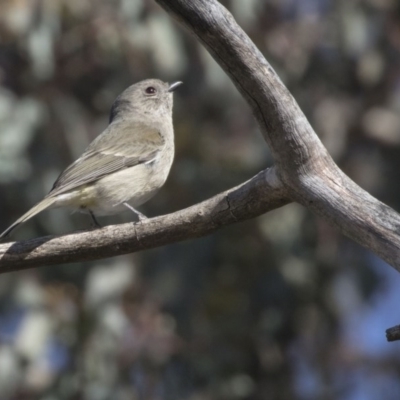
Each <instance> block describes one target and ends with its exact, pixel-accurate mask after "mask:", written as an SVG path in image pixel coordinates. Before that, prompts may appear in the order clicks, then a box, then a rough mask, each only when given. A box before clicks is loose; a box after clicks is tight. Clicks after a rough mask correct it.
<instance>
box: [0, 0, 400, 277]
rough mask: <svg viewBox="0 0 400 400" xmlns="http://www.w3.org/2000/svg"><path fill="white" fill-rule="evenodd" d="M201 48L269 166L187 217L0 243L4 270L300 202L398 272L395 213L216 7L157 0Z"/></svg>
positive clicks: (124, 247)
mask: <svg viewBox="0 0 400 400" xmlns="http://www.w3.org/2000/svg"><path fill="white" fill-rule="evenodd" d="M156 1H157V3H159V4H160V5H161V6H162V7H163V8H164V9H165V10H166V11H167V12H168V13H170V15H171V16H172V17H174V18H175V19H177V20H178V21H179V22H181V23H182V24H183V25H184V26H186V27H187V28H188V29H189V31H191V32H192V33H194V34H195V35H196V36H197V37H198V38H199V40H200V41H201V42H202V43H203V44H204V45H205V47H206V48H207V49H208V50H209V52H210V53H211V54H212V55H213V57H214V58H215V59H216V61H217V62H218V63H219V64H220V65H221V67H222V68H223V69H224V70H225V71H226V73H227V74H228V75H229V76H230V77H231V79H232V81H233V82H234V83H235V85H236V87H237V88H238V90H239V91H240V93H241V94H242V95H243V97H244V98H245V99H246V100H247V101H248V103H249V105H250V107H251V108H252V110H253V113H254V115H255V117H256V119H257V121H258V123H259V125H260V129H261V131H262V133H263V135H264V138H265V141H266V142H267V144H268V146H269V147H270V149H271V152H272V154H273V157H274V160H275V166H274V168H271V169H269V170H266V171H262V172H261V173H260V174H258V175H257V176H255V177H254V178H252V179H251V180H250V181H248V182H246V183H244V184H242V185H240V186H238V187H237V188H234V189H231V190H229V191H227V192H224V193H221V194H219V195H217V196H215V197H213V198H211V199H209V200H207V201H205V202H203V203H200V204H198V205H195V206H193V207H190V208H188V209H185V210H182V211H179V212H176V213H173V214H169V215H166V216H161V217H157V218H153V219H150V220H147V221H145V222H143V223H138V224H135V225H134V224H123V225H114V226H109V227H106V228H102V229H99V230H96V231H91V232H81V233H75V234H72V235H65V236H61V237H44V238H38V239H34V240H28V241H22V242H17V243H11V244H3V245H0V272H6V271H14V270H18V269H24V268H29V267H33V266H39V265H50V264H60V263H65V262H74V261H84V260H94V259H99V258H104V257H111V256H115V255H119V254H125V253H130V252H134V251H138V250H143V249H149V248H153V247H156V246H161V245H165V244H168V243H172V242H176V241H179V240H184V239H189V238H194V237H199V236H202V235H206V234H209V233H211V232H213V231H214V230H216V229H218V228H220V227H222V226H225V225H228V224H231V223H233V222H238V221H242V220H245V219H248V218H254V217H256V216H258V215H261V214H263V213H265V212H267V211H269V210H272V209H274V208H277V207H280V206H282V205H284V204H287V203H288V202H290V201H297V202H299V203H301V204H303V205H304V206H305V207H307V208H309V209H311V210H312V211H314V212H315V213H316V214H318V215H320V216H321V217H322V218H325V219H326V220H328V221H329V222H331V223H332V224H334V225H336V226H337V227H338V229H339V230H340V231H341V232H343V233H344V234H345V235H347V236H349V237H350V238H352V239H354V240H355V241H356V242H358V243H360V244H361V245H363V246H365V247H366V248H368V249H370V250H372V251H374V252H375V253H376V254H378V255H380V256H381V257H382V258H383V259H384V260H385V261H387V262H388V263H389V264H391V265H392V266H394V267H395V268H396V269H397V270H399V271H400V235H399V233H400V215H399V214H397V213H396V212H395V211H394V210H392V209H391V208H389V207H387V206H386V205H385V204H383V203H381V202H379V201H378V200H377V199H375V198H373V197H372V196H371V195H369V194H368V193H367V192H365V191H364V190H363V189H361V188H360V187H359V186H357V185H356V184H355V183H354V182H353V181H351V180H350V178H349V177H347V176H346V175H345V174H344V173H343V172H342V171H341V170H340V169H339V168H338V167H337V166H336V164H335V163H334V161H333V160H332V158H331V157H330V155H329V154H328V153H327V150H326V149H325V147H324V146H323V144H322V143H321V141H320V140H319V138H318V136H317V135H316V134H315V132H314V131H313V129H312V127H311V126H310V124H309V122H308V121H307V119H306V118H305V116H304V114H303V113H302V111H301V110H300V108H299V106H298V105H297V103H296V101H295V100H294V99H293V97H292V96H291V94H290V93H289V92H288V90H287V89H286V87H285V86H284V85H283V83H282V82H281V80H280V79H279V77H278V76H277V74H276V73H275V71H274V70H273V69H272V67H271V66H270V65H269V64H268V62H267V61H266V60H265V58H264V57H263V55H262V54H261V53H260V52H259V50H258V49H257V48H256V47H255V45H254V44H253V43H252V41H251V40H250V39H249V37H248V36H247V35H246V34H245V33H244V32H243V30H242V29H241V28H240V27H239V26H238V25H237V24H236V22H235V20H234V19H233V17H232V15H231V14H230V13H229V12H228V11H227V10H226V9H225V8H224V7H223V6H222V5H221V4H219V3H218V2H217V1H216V0H191V1H188V0H156Z"/></svg>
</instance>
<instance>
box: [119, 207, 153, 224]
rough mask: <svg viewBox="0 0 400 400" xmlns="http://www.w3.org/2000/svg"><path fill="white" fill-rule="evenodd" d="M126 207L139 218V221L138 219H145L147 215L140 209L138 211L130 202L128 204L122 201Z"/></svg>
mask: <svg viewBox="0 0 400 400" xmlns="http://www.w3.org/2000/svg"><path fill="white" fill-rule="evenodd" d="M122 204H123V205H124V206H125V207H126V208H129V209H130V210H131V211H133V212H134V213H135V214H136V215H137V217H138V218H139V222H140V221H143V220H145V219H147V217H146V216H145V215H144V214H142V213H141V212H140V211H138V210H135V209H134V208H133V207H132V206H131V205H130V204H128V203H122Z"/></svg>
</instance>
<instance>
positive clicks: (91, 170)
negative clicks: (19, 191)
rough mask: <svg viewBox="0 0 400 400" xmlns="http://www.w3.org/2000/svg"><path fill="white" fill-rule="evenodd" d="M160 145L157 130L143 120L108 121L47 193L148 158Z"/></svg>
mask: <svg viewBox="0 0 400 400" xmlns="http://www.w3.org/2000/svg"><path fill="white" fill-rule="evenodd" d="M164 145H165V140H164V138H163V137H162V136H161V134H160V133H159V131H158V130H156V129H154V128H149V127H148V126H146V125H145V124H144V123H141V122H129V123H128V122H124V123H120V124H115V125H114V124H112V125H110V126H109V127H108V128H107V130H106V131H104V132H103V133H102V134H101V135H99V136H98V137H97V138H96V139H95V140H94V141H93V142H92V143H91V144H90V145H89V147H88V148H87V149H86V150H85V152H84V153H83V154H82V156H81V157H80V158H79V159H78V160H76V161H75V162H74V163H73V164H71V165H70V166H69V167H68V168H66V169H65V170H64V172H62V173H61V175H60V176H59V177H58V179H57V180H56V182H55V183H54V185H53V188H52V189H51V191H50V193H49V194H48V195H47V196H49V197H53V196H57V195H59V194H62V193H65V192H68V191H70V190H73V189H75V188H77V187H79V186H82V185H86V184H88V183H91V182H95V181H97V180H99V179H100V178H102V177H104V176H106V175H108V174H111V173H113V172H117V171H121V170H123V169H126V168H129V167H133V166H135V165H138V164H142V163H146V162H150V161H151V160H153V159H155V158H156V157H157V155H158V153H159V152H161V151H162V149H163V148H164Z"/></svg>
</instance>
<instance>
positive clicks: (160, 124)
mask: <svg viewBox="0 0 400 400" xmlns="http://www.w3.org/2000/svg"><path fill="white" fill-rule="evenodd" d="M180 84H181V82H176V83H174V84H172V85H168V84H166V83H164V82H162V81H160V80H156V79H149V80H145V81H142V82H139V83H137V84H135V85H132V86H130V87H129V88H127V89H126V90H125V91H124V92H123V93H122V94H121V95H120V96H118V97H117V99H116V100H115V102H114V104H113V106H112V108H111V112H110V123H109V125H108V127H107V128H106V130H105V131H104V132H103V133H101V134H100V135H99V136H98V137H97V138H96V139H95V140H94V141H93V142H92V143H91V144H90V145H89V146H88V148H87V149H86V150H85V152H84V153H83V154H82V156H81V157H80V158H79V159H78V160H77V161H75V162H74V163H73V164H71V165H70V166H69V167H68V168H66V169H65V170H64V172H62V173H61V175H60V176H59V177H58V179H57V180H56V182H55V183H54V185H53V188H52V189H51V191H50V192H49V194H48V195H47V196H46V197H45V198H44V199H43V200H42V201H41V202H40V203H38V204H37V205H36V206H34V207H33V208H32V209H30V210H29V211H28V212H27V213H26V214H24V215H23V216H22V217H20V218H19V219H18V220H17V221H16V222H15V223H14V224H13V225H11V226H10V227H9V228H8V229H7V230H6V231H4V232H3V233H2V234H1V235H0V238H3V237H5V236H7V235H8V234H9V233H10V232H11V231H12V230H13V229H15V228H16V227H17V226H18V225H20V224H21V223H23V222H25V221H27V220H28V219H30V218H32V217H33V216H35V215H36V214H38V213H39V212H41V211H43V210H44V209H47V208H54V207H62V206H65V207H69V208H72V209H75V210H80V211H84V212H88V213H90V214H91V215H93V213H94V214H96V215H109V214H114V213H117V212H120V211H123V210H126V209H127V207H128V208H130V209H132V210H134V211H135V212H137V211H136V210H135V207H138V206H140V205H141V204H143V203H144V202H145V201H147V200H148V199H149V198H151V197H152V196H153V195H154V194H155V193H156V191H157V190H158V189H159V188H160V187H161V186H162V185H163V184H164V182H165V180H166V178H167V176H168V173H169V170H170V168H171V165H172V161H173V157H174V137H173V136H174V135H173V126H172V91H173V90H175V89H176V87H178V86H179V85H180ZM137 214H138V216H139V217H140V216H142V214H141V213H139V212H137Z"/></svg>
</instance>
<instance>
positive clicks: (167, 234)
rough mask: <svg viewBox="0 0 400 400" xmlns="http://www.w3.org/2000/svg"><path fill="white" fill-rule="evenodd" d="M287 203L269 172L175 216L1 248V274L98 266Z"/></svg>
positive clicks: (10, 244)
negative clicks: (40, 268) (91, 262)
mask: <svg viewBox="0 0 400 400" xmlns="http://www.w3.org/2000/svg"><path fill="white" fill-rule="evenodd" d="M289 202H290V200H289V198H288V196H287V193H286V189H285V188H284V187H283V185H282V184H281V183H280V181H279V179H278V178H277V176H276V174H275V170H274V169H273V168H270V169H268V170H265V171H262V172H260V173H259V174H257V175H256V176H255V177H253V178H252V179H250V180H249V181H247V182H245V183H243V184H241V185H239V186H237V187H236V188H233V189H230V190H228V191H226V192H223V193H220V194H218V195H217V196H214V197H212V198H211V199H209V200H206V201H203V202H202V203H200V204H197V205H195V206H192V207H189V208H186V209H184V210H181V211H178V212H175V213H173V214H168V215H164V216H161V217H156V218H151V219H149V220H145V221H144V222H141V223H137V224H132V223H128V224H122V225H112V226H107V227H104V228H102V229H97V230H94V231H88V232H80V233H74V234H71V235H65V236H59V237H52V236H47V237H42V238H37V239H32V240H26V241H22V242H16V243H5V244H1V245H0V273H4V272H9V271H17V270H21V269H26V268H31V267H37V266H43V265H52V264H62V263H69V262H77V261H88V260H96V259H100V258H105V257H112V256H117V255H121V254H127V253H133V252H136V251H139V250H144V249H150V248H153V247H158V246H162V245H165V244H169V243H174V242H178V241H182V240H186V239H192V238H196V237H200V236H204V235H207V234H209V233H211V232H213V231H215V230H216V229H218V228H221V227H223V226H225V225H229V224H232V223H235V222H239V221H244V220H246V219H250V218H254V217H257V216H259V215H261V214H264V213H266V212H267V211H270V210H273V209H275V208H278V207H281V206H283V205H285V204H287V203H289Z"/></svg>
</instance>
